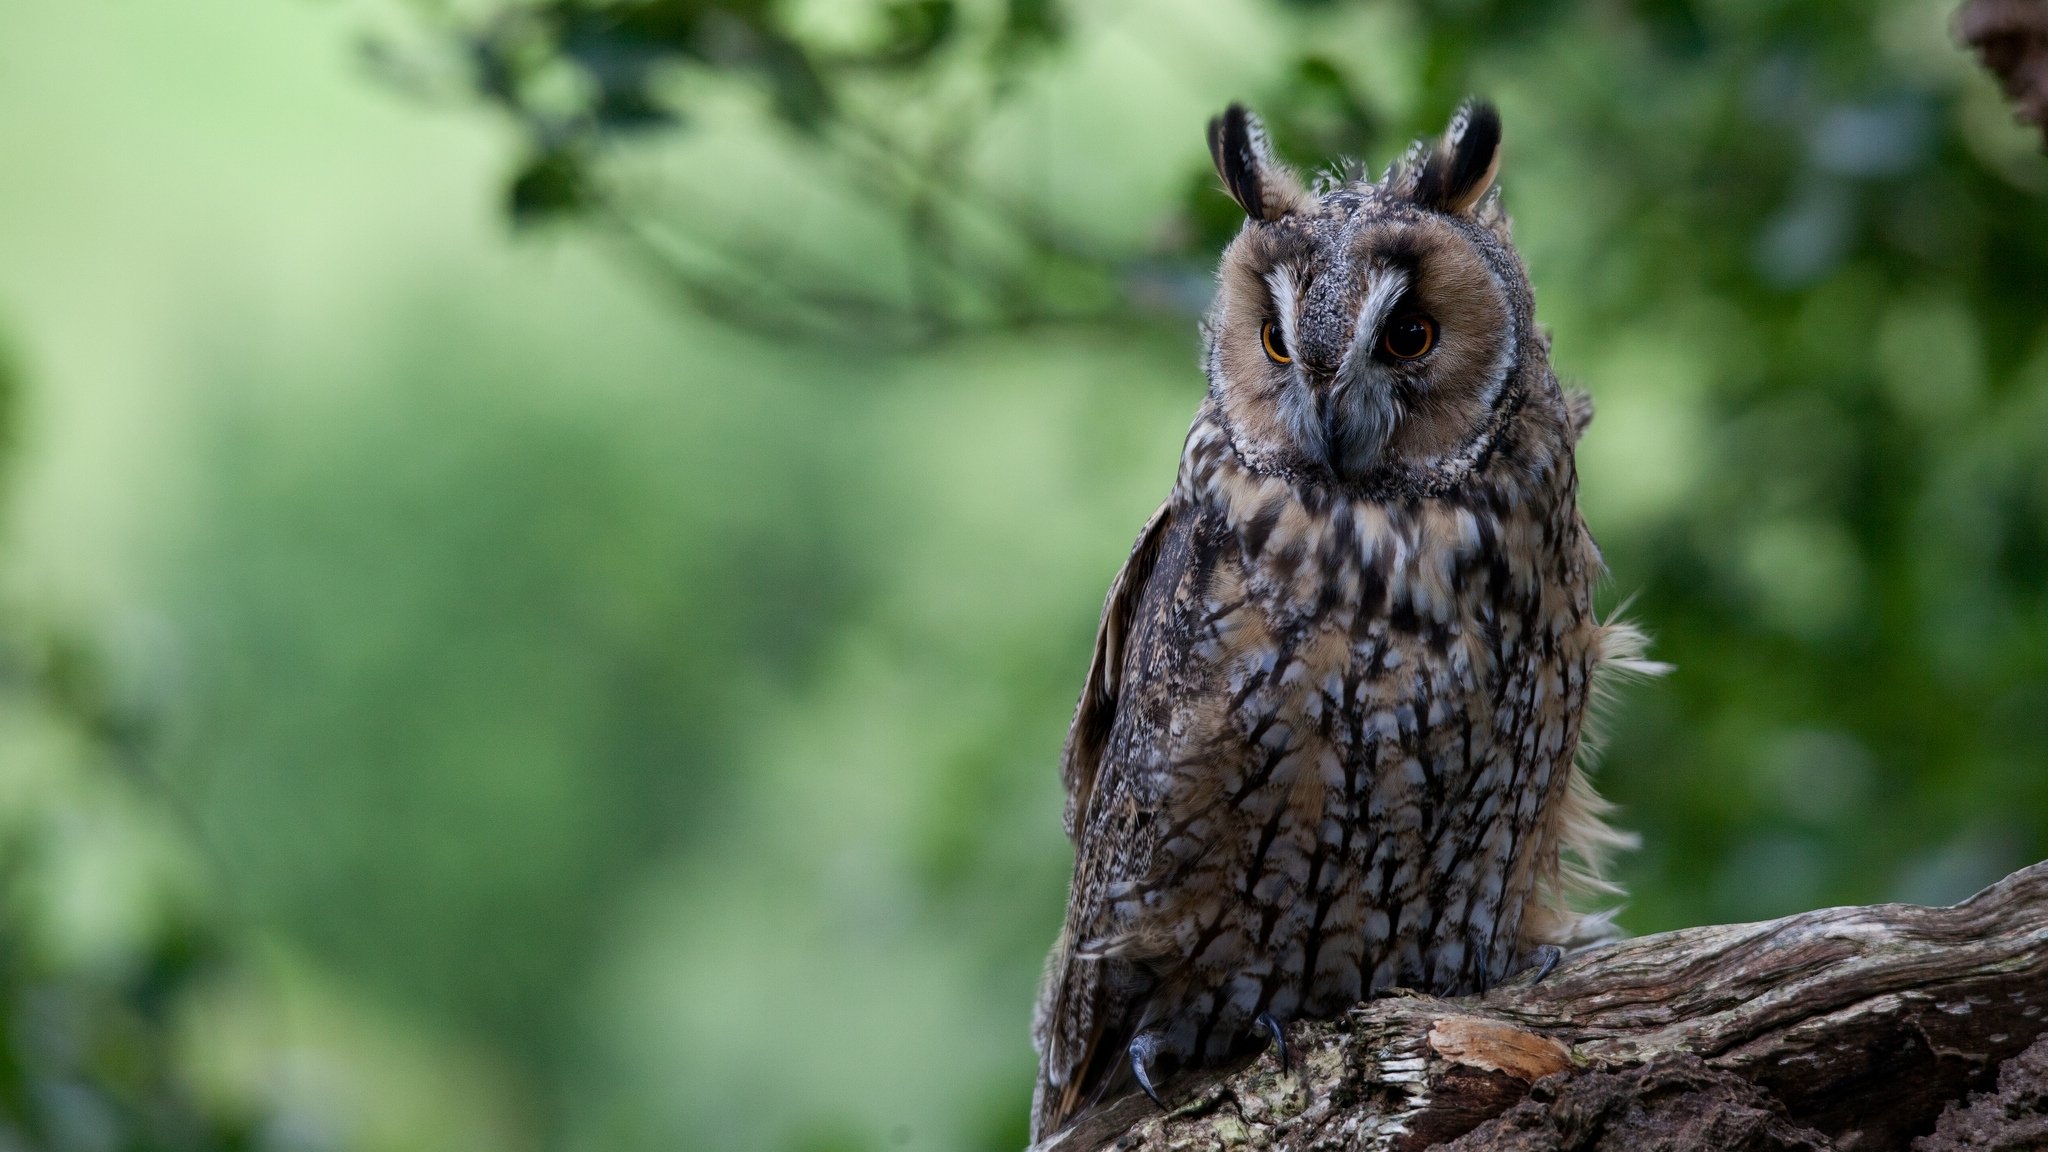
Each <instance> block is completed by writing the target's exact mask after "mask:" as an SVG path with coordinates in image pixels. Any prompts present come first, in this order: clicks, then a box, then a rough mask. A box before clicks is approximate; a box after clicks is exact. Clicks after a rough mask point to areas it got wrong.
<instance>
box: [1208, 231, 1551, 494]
mask: <svg viewBox="0 0 2048 1152" xmlns="http://www.w3.org/2000/svg"><path fill="white" fill-rule="evenodd" d="M1317 208H1318V210H1317V211H1314V212H1303V213H1299V214H1296V215H1294V216H1291V217H1289V218H1286V219H1284V220H1280V221H1274V222H1264V223H1254V224H1252V225H1251V226H1249V227H1248V228H1247V229H1246V230H1245V232H1244V234H1242V235H1241V236H1240V237H1239V238H1238V241H1237V242H1235V243H1234V244H1233V245H1232V247H1231V249H1230V251H1229V253H1228V254H1227V255H1226V258H1225V261H1224V268H1223V277H1222V280H1223V283H1222V286H1221V287H1222V294H1221V296H1220V298H1219V299H1220V304H1221V307H1220V309H1219V311H1218V313H1217V315H1216V316H1215V317H1214V318H1213V320H1212V333H1211V335H1212V349H1211V354H1212V361H1211V375H1212V378H1213V379H1215V380H1216V381H1217V383H1218V386H1219V392H1218V395H1219V398H1220V399H1221V400H1222V401H1223V404H1224V408H1225V411H1226V413H1227V414H1228V415H1229V417H1230V420H1231V424H1232V426H1233V429H1234V434H1235V436H1236V438H1237V440H1238V444H1239V448H1240V450H1241V451H1245V452H1247V454H1249V455H1251V456H1254V457H1257V458H1258V459H1260V460H1263V461H1266V462H1268V463H1270V464H1272V465H1275V466H1282V467H1290V468H1295V469H1300V470H1305V471H1311V472H1326V473H1328V474H1329V475H1330V476H1331V477H1332V478H1333V479H1336V480H1339V481H1343V482H1366V481H1369V479H1370V477H1371V476H1372V475H1373V474H1374V473H1375V472H1376V471H1377V470H1380V469H1381V468H1383V467H1385V466H1397V467H1418V468H1427V467H1430V466H1432V465H1433V464H1434V463H1435V462H1437V461H1439V460H1442V459H1444V458H1446V457H1447V456H1449V455H1451V454H1453V453H1455V452H1457V451H1459V450H1460V449H1461V448H1462V447H1463V446H1465V445H1467V444H1469V443H1470V442H1471V439H1472V437H1473V436H1475V435H1477V434H1478V433H1479V432H1480V430H1481V429H1482V428H1483V427H1484V426H1485V424H1486V420H1487V416H1488V413H1489V412H1490V411H1491V409H1492V406H1493V404H1494V402H1495V401H1496V400H1497V398H1498V397H1499V396H1500V395H1501V390H1502V386H1503V384H1504V382H1505V380H1506V379H1507V377H1508V375H1509V374H1510V373H1511V371H1512V369H1513V365H1514V362H1515V361H1514V348H1515V344H1516V341H1515V339H1514V336H1513V333H1512V328H1513V326H1514V323H1515V322H1514V320H1513V316H1512V309H1511V308H1510V306H1509V303H1508V291H1507V288H1506V285H1505V283H1504V281H1503V279H1502V275H1501V273H1500V272H1499V271H1497V270H1496V269H1494V268H1493V267H1492V265H1491V263H1490V262H1489V261H1488V259H1487V258H1486V257H1485V255H1484V254H1483V253H1482V252H1481V250H1480V248H1479V247H1478V246H1477V245H1475V243H1474V242H1473V240H1472V239H1471V237H1470V236H1469V235H1467V234H1466V232H1465V231H1464V230H1463V229H1461V228H1460V227H1458V226H1457V225H1456V224H1454V223H1452V222H1449V221H1446V220H1444V219H1442V218H1440V217H1436V216H1433V215H1429V214H1421V213H1414V212H1409V211H1402V210H1401V209H1400V208H1399V206H1394V207H1393V208H1391V209H1389V208H1388V207H1386V206H1384V205H1383V204H1382V203H1380V202H1379V201H1377V200H1376V199H1375V198H1373V197H1371V196H1358V195H1356V194H1351V195H1346V194H1343V193H1341V192H1340V193H1338V194H1335V195H1333V196H1331V197H1330V198H1328V199H1327V200H1325V201H1324V202H1323V203H1321V204H1319V205H1318V206H1317Z"/></svg>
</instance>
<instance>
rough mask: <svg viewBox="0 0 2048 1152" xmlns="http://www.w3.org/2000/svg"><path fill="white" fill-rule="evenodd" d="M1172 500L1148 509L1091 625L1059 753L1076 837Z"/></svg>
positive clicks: (1071, 832)
mask: <svg viewBox="0 0 2048 1152" xmlns="http://www.w3.org/2000/svg"><path fill="white" fill-rule="evenodd" d="M1172 504H1173V502H1172V501H1171V500H1168V501H1167V502H1166V503H1163V504H1161V505H1160V506H1159V510H1158V511H1156V512H1154V513H1152V518H1151V519H1150V520H1147V521H1146V522H1145V529H1144V531H1142V532H1140V533H1138V541H1137V543H1135V544H1133V545H1131V555H1130V558H1129V559H1127V560H1125V561H1124V566H1123V569H1122V570H1121V571H1119V572H1118V573H1117V574H1116V580H1115V581H1113V582H1112V583H1111V584H1110V586H1109V595H1108V597H1107V598H1105V599H1104V600H1103V602H1102V623H1101V625H1100V626H1099V627H1098V628H1097V629H1096V631H1095V658H1094V660H1093V661H1092V662H1091V663H1090V664H1089V665H1088V680H1087V683H1085V684H1084V685H1082V687H1081V702H1080V703H1079V704H1077V705H1075V707H1074V722H1073V724H1072V726H1070V727H1069V728H1068V729H1067V747H1066V751H1065V752H1063V753H1062V754H1061V756H1060V779H1061V780H1062V781H1064V782H1065V783H1066V786H1067V808H1066V815H1065V817H1064V819H1065V823H1066V828H1067V835H1068V836H1069V837H1071V838H1073V839H1074V840H1076V841H1077V842H1078V841H1079V839H1080V835H1081V821H1082V820H1083V819H1085V818H1086V817H1087V814H1088V801H1089V798H1090V797H1092V796H1093V795H1094V793H1095V774H1096V771H1097V770H1098V769H1099V768H1100V767H1101V766H1102V753H1103V750H1104V749H1105V748H1106V747H1107V746H1108V744H1109V732H1110V729H1111V728H1113V727H1115V726H1116V702H1117V691H1118V689H1119V688H1120V687H1121V682H1122V680H1123V666H1124V652H1125V650H1126V648H1127V647H1128V644H1129V641H1130V637H1131V630H1132V627H1133V625H1134V624H1135V621H1134V620H1133V616H1134V615H1135V613H1136V612H1137V609H1138V602H1139V601H1140V600H1141V599H1143V598H1144V595H1145V584H1146V582H1147V581H1149V580H1150V579H1151V578H1152V569H1153V567H1154V566H1155V565H1156V564H1158V562H1159V551H1160V546H1161V545H1162V544H1164V543H1165V541H1166V532H1167V525H1168V523H1169V522H1170V521H1171V519H1172V516H1171V514H1170V509H1171V507H1172Z"/></svg>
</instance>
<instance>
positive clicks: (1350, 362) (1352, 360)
mask: <svg viewBox="0 0 2048 1152" xmlns="http://www.w3.org/2000/svg"><path fill="white" fill-rule="evenodd" d="M1366 283H1367V284H1368V285H1369V287H1368V288H1367V289H1366V293H1365V302H1364V303H1363V304H1360V305H1359V306H1358V323H1357V325H1356V326H1355V327H1353V328H1352V330H1351V344H1350V346H1349V347H1347V348H1345V349H1344V362H1343V363H1341V364H1339V365H1338V366H1337V375H1338V377H1339V378H1342V377H1345V376H1349V375H1350V374H1351V373H1352V372H1354V371H1356V370H1358V369H1361V368H1363V367H1364V365H1363V364H1362V363H1360V361H1362V360H1369V359H1371V358H1372V346H1373V342H1374V341H1375V340H1376V339H1378V338H1379V334H1380V327H1381V326H1382V325H1384V324H1385V323H1386V322H1387V314H1388V313H1389V312H1392V311H1393V310H1394V305H1395V304H1397V303H1399V302H1400V300H1401V296H1402V294H1403V293H1405V292H1407V291H1408V271H1407V269H1405V268H1389V267H1375V268H1373V269H1371V270H1370V271H1368V272H1367V273H1366Z"/></svg>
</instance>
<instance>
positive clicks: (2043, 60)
mask: <svg viewBox="0 0 2048 1152" xmlns="http://www.w3.org/2000/svg"><path fill="white" fill-rule="evenodd" d="M1956 32H1957V34H1958V35H1959V36H1961V37H1962V39H1963V42H1964V43H1965V44H1968V45H1969V46H1970V47H1972V48H1974V49H1976V50H1977V59H1978V60H1980V61H1982V62H1983V64H1984V67H1986V68H1988V69H1990V70H1991V72H1992V74H1993V75H1995V76H1997V77H1998V81H1999V83H2000V84H2003V85H2004V86H2005V96H2006V99H2008V100H2011V101H2012V104H2013V108H2014V110H2016V111H2017V112H2018V113H2019V117H2020V119H2022V120H2025V121H2026V122H2027V123H2029V124H2033V125H2035V126H2036V127H2038V128H2040V129H2041V144H2042V147H2044V148H2048V0H1969V3H1967V4H1964V5H1963V7H1962V10H1961V11H1960V12H1958V13H1957V15H1956Z"/></svg>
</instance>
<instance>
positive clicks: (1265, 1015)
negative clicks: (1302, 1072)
mask: <svg viewBox="0 0 2048 1152" xmlns="http://www.w3.org/2000/svg"><path fill="white" fill-rule="evenodd" d="M1252 1023H1254V1024H1257V1025H1258V1026H1259V1027H1261V1028H1263V1029H1265V1030H1266V1035H1268V1036H1271V1037H1272V1038H1273V1055H1274V1056H1275V1057H1276V1058H1277V1059H1279V1061H1280V1071H1282V1072H1286V1071H1289V1069H1288V1067H1287V1033H1286V1032H1284V1031H1282V1030H1281V1028H1280V1022H1279V1021H1278V1020H1275V1019H1273V1014H1272V1013H1271V1012H1261V1013H1259V1018H1258V1019H1257V1020H1254V1021H1252Z"/></svg>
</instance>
